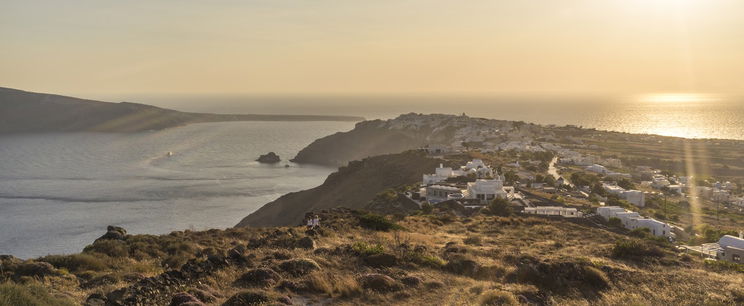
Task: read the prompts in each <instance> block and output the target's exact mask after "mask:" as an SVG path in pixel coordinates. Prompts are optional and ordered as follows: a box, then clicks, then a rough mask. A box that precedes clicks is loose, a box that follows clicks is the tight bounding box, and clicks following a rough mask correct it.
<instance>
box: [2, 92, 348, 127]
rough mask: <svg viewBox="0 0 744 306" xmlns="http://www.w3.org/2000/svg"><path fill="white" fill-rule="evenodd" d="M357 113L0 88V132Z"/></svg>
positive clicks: (330, 118) (313, 118)
mask: <svg viewBox="0 0 744 306" xmlns="http://www.w3.org/2000/svg"><path fill="white" fill-rule="evenodd" d="M359 120H363V118H360V117H346V116H305V115H221V114H201V113H187V112H179V111H175V110H171V109H164V108H159V107H155V106H150V105H145V104H137V103H129V102H121V103H110V102H101V101H94V100H86V99H79V98H73V97H66V96H60V95H53V94H44V93H34V92H27V91H22V90H17V89H10V88H2V87H0V133H30V132H69V131H94V132H137V131H147V130H159V129H165V128H169V127H175V126H181V125H185V124H189V123H198V122H216V121H359Z"/></svg>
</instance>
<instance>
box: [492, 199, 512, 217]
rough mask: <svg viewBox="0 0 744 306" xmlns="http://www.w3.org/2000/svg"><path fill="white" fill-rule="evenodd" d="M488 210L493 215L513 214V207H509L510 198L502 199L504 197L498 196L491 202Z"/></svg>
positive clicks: (506, 215)
mask: <svg viewBox="0 0 744 306" xmlns="http://www.w3.org/2000/svg"><path fill="white" fill-rule="evenodd" d="M488 212H489V213H490V214H491V215H495V216H502V217H508V216H511V214H512V210H511V207H509V200H507V199H502V198H496V199H494V200H493V202H491V204H488Z"/></svg>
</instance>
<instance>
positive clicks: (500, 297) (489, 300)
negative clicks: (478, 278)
mask: <svg viewBox="0 0 744 306" xmlns="http://www.w3.org/2000/svg"><path fill="white" fill-rule="evenodd" d="M478 302H479V304H480V305H484V306H491V305H494V306H495V305H519V302H517V298H516V297H514V294H512V293H511V292H507V291H496V290H490V291H486V292H484V293H483V294H482V295H481V296H480V298H479V300H478Z"/></svg>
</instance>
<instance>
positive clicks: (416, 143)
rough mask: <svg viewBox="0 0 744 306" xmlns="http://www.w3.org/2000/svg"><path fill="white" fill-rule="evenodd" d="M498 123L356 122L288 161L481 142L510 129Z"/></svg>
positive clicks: (450, 118)
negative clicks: (346, 129) (496, 132)
mask: <svg viewBox="0 0 744 306" xmlns="http://www.w3.org/2000/svg"><path fill="white" fill-rule="evenodd" d="M510 128H511V123H508V122H507V121H501V120H490V119H481V118H471V117H467V116H454V115H439V114H433V115H422V114H414V113H411V114H405V115H401V116H399V117H397V118H395V119H391V120H371V121H364V122H360V123H357V125H356V126H355V127H354V129H353V130H351V131H348V132H341V133H336V134H333V135H330V136H327V137H323V138H321V139H318V140H316V141H315V142H313V143H311V144H310V145H309V146H307V147H306V148H304V149H302V151H300V152H299V153H298V154H297V156H296V157H295V158H294V159H292V161H294V162H297V163H310V164H320V165H326V166H340V165H344V164H346V163H347V162H349V161H352V160H358V159H362V158H365V157H369V156H375V155H380V154H391V153H399V152H402V151H405V150H411V149H416V148H421V147H423V146H426V145H431V144H447V145H449V146H459V145H460V143H462V142H463V141H472V140H474V139H478V140H482V139H483V137H482V136H479V135H480V134H481V133H488V132H492V131H499V130H501V129H510Z"/></svg>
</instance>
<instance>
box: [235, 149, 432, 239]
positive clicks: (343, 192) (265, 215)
mask: <svg viewBox="0 0 744 306" xmlns="http://www.w3.org/2000/svg"><path fill="white" fill-rule="evenodd" d="M440 162H441V161H439V160H437V159H432V158H428V157H426V156H425V155H424V154H422V153H420V152H413V151H409V152H404V153H400V154H391V155H381V156H375V157H370V158H366V159H363V160H361V161H353V162H351V163H349V165H348V166H346V167H341V168H339V170H338V171H337V172H335V173H333V174H331V175H329V176H328V178H327V179H326V180H325V182H324V183H323V184H322V185H320V186H318V187H315V188H312V189H308V190H303V191H299V192H293V193H289V194H286V195H284V196H282V197H280V198H279V199H277V200H275V201H273V202H270V203H268V204H266V205H264V206H263V207H261V208H260V209H258V210H257V211H255V212H254V213H252V214H250V215H249V216H247V217H245V218H244V219H243V220H241V221H240V223H238V225H237V226H238V227H243V226H254V227H257V226H285V225H296V224H298V223H299V222H301V221H302V219H303V218H304V216H305V213H306V212H308V211H311V210H317V209H323V208H333V207H348V208H357V209H359V208H364V207H365V206H366V205H367V204H368V203H369V201H370V200H372V198H374V196H375V195H376V194H378V193H380V192H381V191H383V190H385V189H387V188H393V187H397V186H400V185H403V184H411V183H416V182H418V181H420V180H421V174H422V173H428V172H429V171H431V170H432V169H434V168H435V167H436V166H437V165H438V164H439V163H440Z"/></svg>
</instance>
